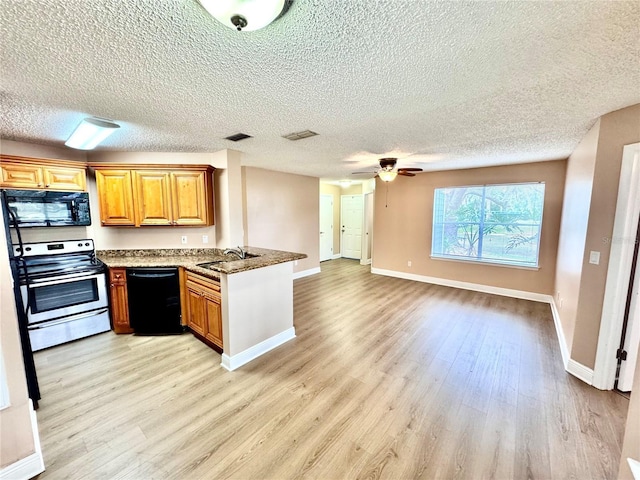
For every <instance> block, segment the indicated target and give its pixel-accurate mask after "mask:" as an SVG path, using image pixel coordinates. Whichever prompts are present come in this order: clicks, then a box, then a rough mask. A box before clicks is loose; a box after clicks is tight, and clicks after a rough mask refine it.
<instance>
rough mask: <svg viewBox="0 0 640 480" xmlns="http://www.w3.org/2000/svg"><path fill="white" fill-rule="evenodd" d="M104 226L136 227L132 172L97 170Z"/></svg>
mask: <svg viewBox="0 0 640 480" xmlns="http://www.w3.org/2000/svg"><path fill="white" fill-rule="evenodd" d="M96 184H97V186H98V197H99V199H100V220H101V221H102V225H135V223H136V222H135V220H136V217H135V211H134V208H133V183H132V179H131V171H130V170H96Z"/></svg>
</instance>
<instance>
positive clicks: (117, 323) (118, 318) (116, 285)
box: [109, 268, 133, 333]
mask: <svg viewBox="0 0 640 480" xmlns="http://www.w3.org/2000/svg"><path fill="white" fill-rule="evenodd" d="M109 290H110V292H109V293H110V294H111V323H112V325H113V331H114V332H115V333H132V332H133V329H132V328H131V326H130V325H129V297H128V295H127V275H126V270H125V269H124V268H110V269H109Z"/></svg>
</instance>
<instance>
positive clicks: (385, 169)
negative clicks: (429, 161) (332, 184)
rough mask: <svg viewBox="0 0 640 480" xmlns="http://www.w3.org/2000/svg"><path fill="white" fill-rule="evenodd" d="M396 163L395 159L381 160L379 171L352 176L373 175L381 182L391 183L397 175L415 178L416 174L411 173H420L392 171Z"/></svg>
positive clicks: (414, 170)
mask: <svg viewBox="0 0 640 480" xmlns="http://www.w3.org/2000/svg"><path fill="white" fill-rule="evenodd" d="M397 161H398V159H397V158H381V159H380V169H379V170H376V171H374V172H353V175H361V174H371V173H375V177H380V180H382V181H383V182H391V181H393V180H394V179H395V178H396V176H397V175H402V176H404V177H415V176H416V174H415V173H412V172H421V171H422V169H421V168H398V169H396V170H394V167H395V166H396V162H397ZM375 177H374V178H375Z"/></svg>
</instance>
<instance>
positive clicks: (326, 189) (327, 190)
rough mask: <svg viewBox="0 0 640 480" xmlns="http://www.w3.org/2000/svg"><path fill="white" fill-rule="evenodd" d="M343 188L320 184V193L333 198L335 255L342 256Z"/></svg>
mask: <svg viewBox="0 0 640 480" xmlns="http://www.w3.org/2000/svg"><path fill="white" fill-rule="evenodd" d="M341 191H342V188H341V187H340V186H338V185H332V184H330V183H324V182H321V183H320V193H321V194H323V195H331V196H332V197H333V254H334V255H340V195H341V193H340V192H341Z"/></svg>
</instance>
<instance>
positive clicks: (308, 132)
mask: <svg viewBox="0 0 640 480" xmlns="http://www.w3.org/2000/svg"><path fill="white" fill-rule="evenodd" d="M316 135H318V134H317V133H316V132H312V131H311V130H304V131H302V132H295V133H290V134H289V135H283V136H282V138H286V139H287V140H301V139H303V138H308V137H315V136H316Z"/></svg>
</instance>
